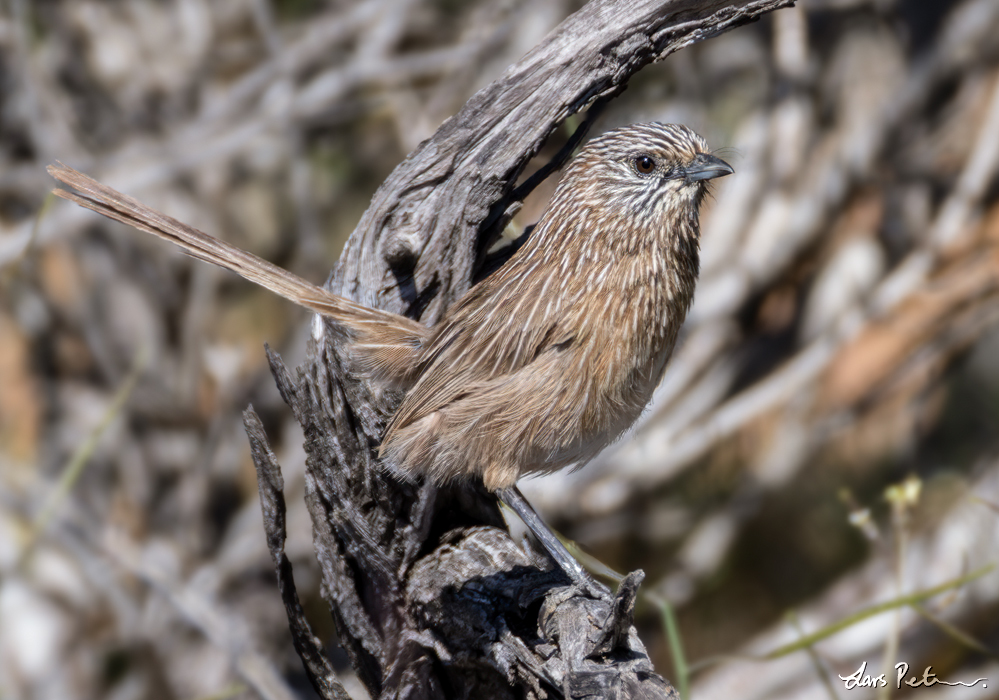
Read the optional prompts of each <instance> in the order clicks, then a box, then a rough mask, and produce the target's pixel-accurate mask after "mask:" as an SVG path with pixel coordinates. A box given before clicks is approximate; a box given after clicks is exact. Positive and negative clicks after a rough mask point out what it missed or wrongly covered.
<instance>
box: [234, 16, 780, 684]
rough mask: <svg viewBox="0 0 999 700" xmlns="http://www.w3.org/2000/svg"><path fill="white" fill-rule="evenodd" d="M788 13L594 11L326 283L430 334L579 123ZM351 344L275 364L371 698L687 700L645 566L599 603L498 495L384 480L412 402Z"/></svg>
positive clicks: (288, 603) (402, 195) (276, 550)
mask: <svg viewBox="0 0 999 700" xmlns="http://www.w3.org/2000/svg"><path fill="white" fill-rule="evenodd" d="M791 4H792V0H756V1H753V2H747V1H736V0H729V1H725V0H706V1H701V2H698V1H696V0H672V1H670V0H666V1H660V2H652V1H646V2H627V1H623V0H618V1H611V0H595V1H594V2H591V3H590V4H588V5H586V6H585V7H584V8H583V9H581V10H580V11H579V12H577V13H575V14H574V15H572V16H571V17H569V18H568V19H567V20H566V21H565V22H563V23H562V24H561V25H560V26H559V27H557V28H556V29H555V30H554V31H553V32H552V33H551V34H550V35H549V36H548V37H546V38H545V40H544V41H542V43H541V44H540V45H539V46H537V47H536V48H535V49H534V50H533V51H532V52H531V53H529V54H528V55H527V56H525V57H524V58H523V59H522V60H521V61H520V62H518V63H517V64H515V65H513V66H511V67H510V68H509V69H508V70H507V71H506V72H505V73H504V75H503V76H502V77H500V78H499V79H498V80H497V81H495V82H494V83H492V84H491V85H489V86H488V87H486V88H484V89H483V90H481V91H480V92H478V93H477V94H475V95H474V96H472V98H471V99H470V100H469V101H468V102H467V103H466V105H465V107H464V108H463V109H462V110H461V111H460V112H459V113H458V114H457V115H455V116H454V117H452V118H451V119H449V120H448V121H446V122H445V123H444V124H443V125H442V126H441V127H440V128H439V129H438V130H437V133H436V134H434V136H433V137H432V138H430V139H429V140H427V141H426V142H424V143H423V144H421V145H420V147H419V148H417V150H416V151H414V152H413V153H412V154H411V155H410V156H409V157H408V158H407V159H406V160H405V161H404V162H403V163H402V164H400V165H399V166H398V167H397V168H396V169H395V171H394V172H393V173H392V174H391V175H390V176H389V178H388V179H387V180H386V181H385V183H384V184H383V185H382V186H381V188H380V189H379V190H378V192H377V193H376V194H375V196H374V198H373V200H372V202H371V205H370V207H369V208H368V210H367V212H366V213H365V214H364V217H363V218H362V219H361V221H360V223H359V224H358V226H357V228H356V229H355V230H354V233H353V235H352V236H351V238H350V240H349V242H348V244H347V247H346V249H345V250H344V253H343V256H342V257H341V259H340V261H339V263H338V265H337V267H336V270H335V272H334V274H333V277H332V278H331V280H330V282H329V283H328V287H329V288H330V289H331V290H332V291H334V292H336V293H338V294H342V295H344V296H347V297H349V298H353V299H355V300H357V301H360V302H361V303H363V304H365V305H368V306H373V307H377V308H383V309H387V310H390V311H394V312H396V313H405V314H407V315H410V316H412V317H414V318H419V319H420V320H421V321H423V322H425V323H433V322H435V321H436V320H437V319H438V318H439V317H440V315H441V314H442V312H443V310H444V309H446V308H447V307H448V305H450V304H451V303H453V302H454V301H455V300H456V299H457V298H459V297H460V296H461V295H462V294H463V293H464V292H465V291H466V290H467V289H468V287H469V286H470V285H471V284H472V282H473V281H474V280H475V279H477V277H479V276H481V274H483V271H484V270H485V269H486V260H485V255H484V251H485V250H486V248H487V247H488V244H489V242H490V240H491V238H492V236H494V235H495V232H496V231H497V230H502V227H503V225H504V223H505V221H506V220H507V217H508V216H509V215H510V214H512V212H513V210H514V209H515V208H516V206H517V204H518V203H519V200H521V199H522V198H523V197H524V196H525V195H526V194H527V191H528V190H529V189H530V187H532V186H533V185H534V184H536V183H537V179H536V178H532V179H531V180H529V185H528V186H527V187H521V188H517V189H515V188H514V185H515V183H516V180H517V178H518V176H519V175H520V174H521V172H522V171H523V169H524V167H525V166H526V164H527V162H528V161H529V159H530V158H531V157H532V156H533V155H535V154H536V153H537V152H538V150H539V149H540V148H541V146H542V144H543V143H544V142H545V140H546V139H547V138H548V136H550V135H551V134H552V132H553V131H554V130H555V129H556V128H557V127H558V126H559V125H560V124H561V123H562V121H563V120H564V119H565V118H566V117H568V116H569V115H571V114H574V113H577V112H579V111H581V110H585V109H592V108H594V107H599V106H600V105H601V104H603V103H604V102H606V101H607V100H609V99H610V98H612V97H614V96H615V95H617V94H618V93H620V92H621V91H622V90H623V89H624V87H625V85H626V83H627V81H628V79H629V78H630V77H631V76H632V75H633V74H634V73H635V72H636V71H638V70H639V69H640V68H642V67H643V66H645V65H647V64H648V63H651V62H653V61H656V60H659V59H661V58H663V57H665V56H666V55H668V54H670V53H672V52H673V51H676V50H677V49H680V48H683V47H684V46H688V45H690V44H692V43H694V42H696V41H699V40H702V39H705V38H709V37H711V36H714V35H716V34H719V33H721V32H723V31H726V30H728V29H731V28H733V27H736V26H739V25H742V24H745V23H747V22H750V21H753V20H755V19H757V18H758V17H759V16H760V15H762V14H764V13H766V12H769V11H772V10H775V9H778V8H781V7H785V6H788V5H791ZM583 128H584V129H585V126H584V127H583ZM338 342H339V340H338V338H337V337H336V335H335V334H334V333H331V332H324V333H323V334H321V337H320V338H319V339H318V341H317V342H316V343H315V344H314V346H313V347H312V348H311V352H310V357H309V359H308V360H307V362H306V364H305V365H304V366H303V367H301V368H299V370H298V371H297V372H296V373H295V374H294V375H293V374H292V373H291V372H289V371H288V370H287V368H286V367H285V366H284V365H283V364H282V362H281V360H280V359H279V358H278V357H277V356H276V355H275V354H273V353H270V354H269V359H270V363H271V368H272V371H273V374H274V377H275V379H276V381H277V385H278V389H279V390H280V392H281V395H282V397H283V398H284V400H285V401H286V402H287V403H288V405H289V406H290V407H291V408H292V410H293V412H294V413H295V416H296V418H297V419H298V421H299V422H300V423H301V424H302V427H303V429H304V431H305V439H306V443H305V448H306V452H307V455H308V458H307V470H306V489H307V490H306V499H307V504H308V508H309V512H310V514H311V517H312V522H313V536H314V544H315V550H316V555H317V557H318V559H319V563H320V566H321V569H322V592H323V596H324V598H325V599H326V601H327V603H328V604H329V606H330V609H331V612H332V615H333V618H334V620H335V622H336V625H337V630H338V631H339V634H340V640H341V643H342V644H343V645H344V648H345V649H346V651H347V653H348V655H349V657H350V659H351V662H352V664H353V666H354V668H355V670H356V671H357V674H358V676H359V677H360V678H361V680H362V681H363V682H364V683H365V685H366V686H367V688H368V690H369V692H370V693H371V695H372V696H373V697H380V698H467V697H473V696H474V697H475V698H476V700H487V699H492V698H520V697H526V698H541V697H566V698H570V697H571V698H583V697H600V698H603V697H611V698H616V697H621V698H665V697H676V692H675V691H674V690H673V688H672V687H671V686H670V685H669V684H668V683H667V682H666V681H665V680H663V679H662V678H661V677H660V676H658V675H656V674H655V672H654V671H653V668H652V665H651V663H650V661H649V659H648V656H647V655H646V652H645V649H644V647H643V646H642V643H641V641H640V640H639V639H638V636H637V633H636V632H635V629H634V627H633V626H632V619H631V618H632V613H633V611H634V602H635V596H636V594H637V590H638V585H639V583H640V582H641V579H642V574H641V572H635V573H633V574H631V575H629V576H628V578H627V579H626V580H625V581H624V582H623V583H622V585H621V586H620V589H619V591H618V592H617V595H616V596H614V595H612V594H611V593H610V592H609V591H608V592H606V594H605V595H603V596H602V597H599V599H594V598H592V597H589V596H586V595H584V594H583V593H582V592H581V591H579V590H577V589H576V588H574V587H572V586H569V585H567V582H566V580H565V579H564V578H563V577H562V574H561V573H557V572H551V571H548V570H546V569H545V568H542V566H541V565H539V563H538V560H535V559H534V558H532V557H531V556H529V555H527V554H525V553H524V552H523V551H522V550H521V548H520V547H519V546H518V545H517V544H516V543H514V542H513V541H512V540H511V539H510V537H509V535H508V534H507V532H506V530H505V526H504V523H503V519H502V517H501V515H500V513H499V510H498V508H497V505H496V501H495V498H494V497H493V496H490V495H488V494H487V493H486V492H485V491H484V490H482V489H476V488H474V487H461V488H448V489H435V488H432V487H429V486H423V487H416V486H414V485H412V484H407V483H403V482H400V481H398V480H395V479H393V478H392V477H391V476H390V475H388V474H386V473H385V472H384V471H382V470H379V468H378V466H377V464H376V463H375V458H374V456H373V454H372V446H373V445H376V444H377V443H378V440H379V437H380V436H381V434H382V431H383V429H384V425H385V422H386V420H387V418H388V416H390V415H391V413H392V410H393V409H394V407H395V402H396V401H397V399H398V397H397V396H396V395H394V394H392V393H391V392H387V391H384V390H383V388H381V387H378V386H372V385H369V384H367V383H365V382H363V381H359V380H357V379H355V378H352V377H349V376H346V374H345V372H344V371H343V368H342V366H341V364H340V360H339V353H340V350H341V348H340V347H339V345H338ZM244 418H245V424H246V427H247V431H248V433H249V435H250V441H251V447H252V453H253V458H254V461H255V463H256V465H257V472H258V476H259V488H260V493H261V503H262V507H263V511H264V524H265V529H266V531H267V538H268V545H269V548H270V551H271V554H272V556H273V557H274V561H275V565H276V567H277V572H278V583H279V588H280V590H281V595H282V599H283V600H284V603H285V607H286V611H287V613H288V619H289V622H290V625H291V630H292V634H293V637H294V641H295V647H296V650H297V651H298V653H299V655H300V656H301V657H302V660H303V663H304V664H305V668H306V671H307V673H308V675H309V677H310V679H311V681H312V683H313V685H314V687H315V688H316V690H317V692H318V693H319V694H320V695H321V696H322V697H323V698H346V697H347V695H346V693H345V692H344V690H343V688H342V687H341V686H340V684H339V683H338V681H337V680H336V676H335V674H334V672H333V669H332V667H331V665H330V663H329V661H328V660H327V658H326V656H325V654H324V651H323V648H322V645H321V643H320V642H319V640H317V639H316V638H315V636H314V635H313V634H312V632H311V630H310V629H309V626H308V623H307V621H306V620H305V617H304V615H303V612H302V609H301V607H300V605H299V604H298V597H297V594H296V592H295V586H294V581H293V578H292V572H291V566H290V564H289V563H288V560H287V558H286V556H285V554H284V540H285V528H284V501H283V496H282V493H281V488H282V478H281V472H280V467H279V466H278V464H277V461H276V460H275V458H274V455H273V453H272V451H271V450H270V448H269V447H268V445H267V441H266V437H265V436H264V433H263V429H262V426H261V424H260V421H259V420H258V419H257V417H256V415H255V414H254V413H253V410H252V409H249V410H247V412H246V413H245V415H244ZM539 560H540V559H539ZM540 561H543V560H540Z"/></svg>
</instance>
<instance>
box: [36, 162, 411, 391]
mask: <svg viewBox="0 0 999 700" xmlns="http://www.w3.org/2000/svg"><path fill="white" fill-rule="evenodd" d="M48 171H49V174H50V175H52V177H54V178H55V179H56V180H58V181H59V182H62V183H63V184H65V185H67V186H69V187H72V188H73V189H74V190H77V191H76V192H72V191H69V190H63V189H56V190H54V193H55V194H56V195H58V196H59V197H62V198H63V199H68V200H69V201H71V202H75V203H77V204H79V205H80V206H82V207H86V208H87V209H91V210H93V211H95V212H97V213H98V214H102V215H104V216H106V217H108V218H109V219H114V220H115V221H120V222H121V223H123V224H128V225H129V226H133V227H135V228H137V229H139V230H140V231H145V232H146V233H151V234H153V235H154V236H157V237H159V238H162V239H163V240H165V241H169V242H170V243H174V244H176V245H178V246H180V248H181V249H183V251H184V252H185V253H187V254H188V255H190V256H191V257H194V258H197V259H198V260H204V261H205V262H210V263H212V264H213V265H218V266H219V267H223V268H225V269H227V270H232V271H233V272H235V273H236V274H238V275H240V276H242V277H244V278H246V279H248V280H249V281H251V282H254V283H256V284H259V285H260V286H262V287H264V288H266V289H269V290H270V291H272V292H274V293H275V294H278V295H280V296H282V297H284V298H285V299H288V300H290V301H293V302H295V303H296V304H299V305H301V306H304V307H305V308H307V309H310V310H312V311H315V312H317V313H320V314H323V315H324V316H328V317H330V318H331V319H333V321H334V322H336V323H338V324H339V325H340V326H341V327H342V328H343V329H344V330H345V331H346V332H347V333H348V334H349V335H350V336H352V343H351V346H352V351H353V353H354V354H355V355H356V357H357V360H358V362H359V363H360V365H361V366H362V368H363V369H365V370H367V371H369V372H371V373H373V374H375V375H379V376H381V377H382V378H383V379H388V380H392V381H393V383H398V384H406V383H407V377H408V375H409V374H411V373H412V372H414V371H415V367H416V365H417V361H418V355H419V351H420V349H421V348H422V346H423V343H424V341H425V340H426V338H427V337H428V334H429V329H428V328H427V327H426V326H424V325H422V324H420V323H418V322H416V321H413V320H411V319H408V318H406V317H405V316H400V315H398V314H393V313H390V312H388V311H382V310H380V309H371V308H368V307H366V306H362V305H361V304H358V303H356V302H353V301H351V300H349V299H346V298H345V297H342V296H339V295H337V294H333V293H332V292H329V291H327V290H325V289H323V288H322V287H318V286H316V285H314V284H312V283H311V282H309V281H307V280H304V279H302V278H301V277H299V276H298V275H295V274H293V273H291V272H288V271H287V270H285V269H284V268H282V267H278V266H277V265H274V264H272V263H269V262H267V261H266V260H264V259H262V258H258V257H257V256H256V255H253V254H252V253H248V252H247V251H245V250H242V249H241V248H237V247H236V246H234V245H231V244H229V243H226V242H225V241H222V240H220V239H218V238H215V237H214V236H210V235H208V234H207V233H204V232H203V231H199V230H198V229H196V228H194V227H192V226H188V225H187V224H184V223H181V222H180V221H177V220H176V219H174V218H172V217H170V216H167V215H165V214H161V213H160V212H158V211H156V210H155V209H152V208H150V207H147V206H146V205H145V204H143V203H142V202H140V201H138V200H137V199H134V198H132V197H129V196H128V195H125V194H122V193H121V192H118V191H117V190H115V189H113V188H111V187H108V186H107V185H104V184H101V183H100V182H97V181H96V180H94V179H93V178H91V177H88V176H87V175H84V174H83V173H81V172H79V171H77V170H74V169H73V168H70V167H68V166H66V165H63V164H62V163H56V164H55V165H50V166H49V167H48Z"/></svg>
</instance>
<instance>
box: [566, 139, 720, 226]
mask: <svg viewBox="0 0 999 700" xmlns="http://www.w3.org/2000/svg"><path fill="white" fill-rule="evenodd" d="M731 172H732V167H731V166H730V165H729V164H728V163H726V162H725V161H723V160H721V159H720V158H718V157H716V156H713V155H711V153H709V152H708V145H707V143H706V142H705V141H704V139H702V138H701V137H700V136H698V135H697V134H695V133H694V132H693V131H691V130H690V129H688V128H687V127H685V126H683V125H680V124H660V123H658V122H651V123H648V124H632V125H630V126H625V127H621V128H619V129H614V130H613V131H609V132H607V133H605V134H602V135H601V136H598V137H597V138H595V139H593V140H592V141H590V142H589V143H587V144H586V146H585V147H584V148H583V149H582V150H580V152H579V155H577V156H576V158H575V159H574V160H573V162H572V163H571V164H570V166H569V167H568V168H567V170H566V174H565V177H564V179H563V181H562V184H561V185H560V189H561V188H563V187H567V188H569V189H572V190H574V191H575V193H576V194H577V195H579V196H580V197H581V199H577V202H580V201H587V202H591V203H592V204H593V205H594V206H595V207H607V208H609V209H610V210H612V211H616V212H617V213H620V214H621V215H625V216H627V215H635V214H645V215H648V216H650V217H652V218H657V216H656V215H657V214H659V215H668V214H669V212H670V210H676V213H678V214H679V213H682V212H681V210H685V209H688V208H690V207H693V208H694V213H695V214H696V208H697V205H698V204H700V201H701V198H702V197H703V196H704V193H705V191H706V188H707V182H708V181H709V180H712V179H713V178H716V177H721V176H723V175H728V174H730V173H731ZM607 213H610V211H608V212H607Z"/></svg>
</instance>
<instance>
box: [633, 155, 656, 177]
mask: <svg viewBox="0 0 999 700" xmlns="http://www.w3.org/2000/svg"><path fill="white" fill-rule="evenodd" d="M655 169H656V161H654V160H653V159H652V158H650V157H649V156H638V157H637V158H635V170H637V171H638V172H640V173H641V174H642V175H648V174H649V173H651V172H652V171H653V170H655Z"/></svg>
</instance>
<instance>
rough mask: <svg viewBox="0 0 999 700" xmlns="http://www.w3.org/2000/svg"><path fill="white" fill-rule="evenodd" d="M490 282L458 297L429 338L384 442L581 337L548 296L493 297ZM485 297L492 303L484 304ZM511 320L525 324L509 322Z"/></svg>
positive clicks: (499, 295) (500, 295)
mask: <svg viewBox="0 0 999 700" xmlns="http://www.w3.org/2000/svg"><path fill="white" fill-rule="evenodd" d="M486 282H489V280H488V279H487V280H486V281H485V282H483V283H482V284H480V285H479V286H478V287H475V288H473V289H472V290H471V291H470V292H469V293H468V294H466V295H465V297H463V298H462V299H461V300H460V301H459V303H458V305H457V306H456V308H455V309H454V311H453V312H452V313H451V314H449V318H448V319H447V320H446V321H444V322H443V324H442V327H441V329H440V330H439V332H438V333H437V334H436V335H435V336H434V337H433V338H432V339H431V340H430V343H429V345H428V347H427V348H426V350H425V351H424V355H423V356H424V358H425V359H424V363H423V365H422V367H421V373H420V375H419V378H418V379H417V381H416V383H415V384H414V385H413V387H412V389H410V391H409V392H408V393H407V394H406V396H405V398H404V399H403V401H402V404H401V405H400V406H399V409H398V410H397V411H396V412H395V414H394V415H393V417H392V420H391V422H390V423H389V426H388V428H387V430H386V432H385V436H384V438H383V440H382V444H383V445H385V444H387V443H389V442H390V441H391V440H392V437H393V435H395V434H396V433H397V432H398V431H400V430H402V429H403V428H405V427H406V426H408V425H411V424H413V423H415V422H417V421H419V420H420V419H422V418H425V417H427V416H429V415H431V414H432V413H434V412H435V411H439V410H440V409H442V408H443V407H445V406H446V405H448V404H449V403H451V402H453V401H455V400H457V399H459V398H465V397H467V396H468V395H469V394H472V393H475V391H476V389H477V388H482V387H484V386H486V385H489V386H495V385H496V380H498V379H502V378H503V377H504V376H509V375H512V374H513V373H515V372H518V371H520V370H523V369H524V368H525V367H528V366H529V365H531V364H532V363H533V362H535V361H536V360H537V359H538V358H539V357H540V356H541V355H542V354H543V353H545V352H546V351H548V350H552V349H565V348H567V347H568V346H570V345H572V344H573V343H574V342H576V341H577V340H578V338H576V336H575V335H574V333H573V332H572V331H570V330H569V329H567V328H566V327H565V326H564V324H563V323H562V322H561V321H560V320H559V319H558V318H553V316H556V315H554V314H549V313H545V312H546V309H544V308H542V307H541V305H542V304H544V303H546V301H545V299H544V298H542V297H540V296H538V295H534V296H533V297H532V296H531V295H519V296H516V297H514V296H512V295H508V294H495V295H493V294H490V293H489V289H488V286H487V285H486ZM480 287H481V289H480ZM481 298H488V299H489V300H490V302H489V303H487V304H483V303H482V302H481ZM511 318H516V319H520V320H521V322H520V323H517V324H514V323H511V322H510V319H511ZM577 333H578V331H577Z"/></svg>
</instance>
